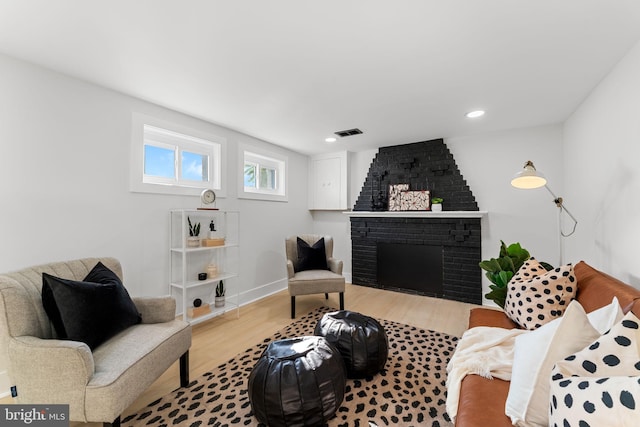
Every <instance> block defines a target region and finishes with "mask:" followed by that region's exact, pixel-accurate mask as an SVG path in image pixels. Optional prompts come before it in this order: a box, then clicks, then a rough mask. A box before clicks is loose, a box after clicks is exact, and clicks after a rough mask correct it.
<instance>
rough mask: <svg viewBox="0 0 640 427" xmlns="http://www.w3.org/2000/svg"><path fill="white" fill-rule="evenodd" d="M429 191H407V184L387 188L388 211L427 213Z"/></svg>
mask: <svg viewBox="0 0 640 427" xmlns="http://www.w3.org/2000/svg"><path fill="white" fill-rule="evenodd" d="M429 196H430V192H429V190H418V191H415V190H413V191H409V184H395V185H390V186H389V211H428V210H429Z"/></svg>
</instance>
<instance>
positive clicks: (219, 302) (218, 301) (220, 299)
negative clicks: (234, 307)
mask: <svg viewBox="0 0 640 427" xmlns="http://www.w3.org/2000/svg"><path fill="white" fill-rule="evenodd" d="M213 306H214V307H224V297H216V298H215V300H214V302H213Z"/></svg>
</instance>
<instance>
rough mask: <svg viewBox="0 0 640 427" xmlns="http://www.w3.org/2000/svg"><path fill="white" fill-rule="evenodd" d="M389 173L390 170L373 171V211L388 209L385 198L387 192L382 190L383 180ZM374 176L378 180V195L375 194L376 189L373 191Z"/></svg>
mask: <svg viewBox="0 0 640 427" xmlns="http://www.w3.org/2000/svg"><path fill="white" fill-rule="evenodd" d="M387 175H389V171H382V172H372V173H371V176H372V179H371V210H372V211H384V210H386V207H387V200H385V194H384V191H382V181H383V180H384V177H385V176H387ZM373 178H377V181H378V186H377V188H378V195H377V197H375V196H374V194H373V193H374V191H373V181H374V179H373Z"/></svg>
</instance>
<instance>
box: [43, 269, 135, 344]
mask: <svg viewBox="0 0 640 427" xmlns="http://www.w3.org/2000/svg"><path fill="white" fill-rule="evenodd" d="M42 304H43V306H44V309H45V311H46V312H47V315H48V316H49V319H51V322H52V323H53V326H54V329H55V330H56V333H57V334H58V338H60V339H68V340H72V341H80V342H84V343H86V344H87V345H88V346H89V347H90V348H91V349H92V350H93V349H94V348H96V347H98V346H99V345H100V344H102V343H103V342H105V341H106V340H108V339H109V338H111V337H112V336H114V335H115V334H117V333H118V332H121V331H123V330H125V329H126V328H128V327H129V326H133V325H135V324H138V323H140V321H141V320H142V318H141V316H140V313H139V312H138V310H137V309H136V306H135V304H134V303H133V301H132V300H131V297H130V296H129V293H128V292H127V290H126V289H125V287H124V286H123V285H122V282H121V281H120V279H119V278H118V276H117V275H116V274H115V273H114V272H112V271H111V270H109V269H108V268H107V267H105V266H104V265H103V264H102V263H98V264H96V266H95V267H94V268H93V270H91V272H90V273H89V274H88V275H87V277H85V279H84V280H83V281H75V280H68V279H62V278H60V277H55V276H52V275H50V274H47V273H42Z"/></svg>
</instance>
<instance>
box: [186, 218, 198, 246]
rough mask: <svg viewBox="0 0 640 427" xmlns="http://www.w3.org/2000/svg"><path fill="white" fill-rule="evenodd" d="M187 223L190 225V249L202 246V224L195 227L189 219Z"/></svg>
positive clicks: (188, 239)
mask: <svg viewBox="0 0 640 427" xmlns="http://www.w3.org/2000/svg"><path fill="white" fill-rule="evenodd" d="M187 222H188V223H189V237H188V238H187V246H189V247H192V248H193V247H198V246H200V237H198V236H199V235H200V223H199V222H197V223H196V224H195V225H193V224H191V218H189V217H187Z"/></svg>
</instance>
